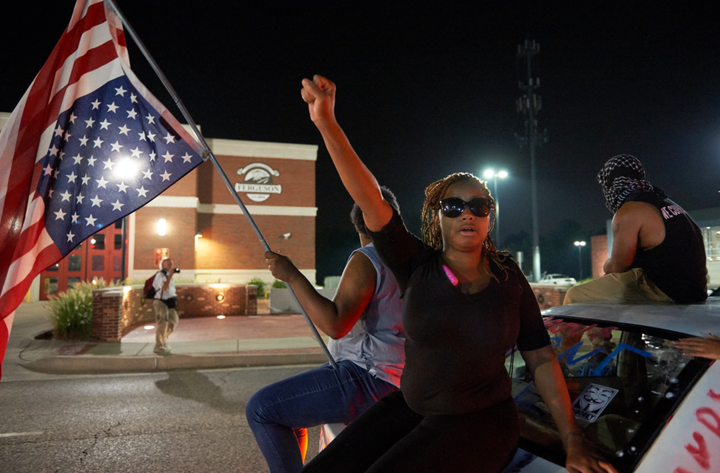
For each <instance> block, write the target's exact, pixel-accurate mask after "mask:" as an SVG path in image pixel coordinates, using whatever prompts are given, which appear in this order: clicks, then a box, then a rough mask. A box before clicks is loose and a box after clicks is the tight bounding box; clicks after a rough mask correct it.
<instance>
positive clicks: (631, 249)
mask: <svg viewBox="0 0 720 473" xmlns="http://www.w3.org/2000/svg"><path fill="white" fill-rule="evenodd" d="M641 224H642V222H641V221H640V220H639V219H638V218H637V216H636V215H634V212H632V206H628V204H626V205H624V206H622V207H620V210H618V211H617V212H616V213H615V216H614V217H613V220H612V231H613V245H612V253H611V256H610V259H609V260H607V261H606V262H605V266H604V267H603V269H604V270H605V273H606V274H607V273H624V272H625V271H627V270H629V269H630V266H631V265H632V262H633V259H635V252H636V251H637V246H638V238H639V236H640V227H641Z"/></svg>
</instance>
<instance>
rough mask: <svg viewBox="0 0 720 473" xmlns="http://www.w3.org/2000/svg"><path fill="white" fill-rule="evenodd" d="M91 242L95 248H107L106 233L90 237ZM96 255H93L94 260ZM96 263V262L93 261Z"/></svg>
mask: <svg viewBox="0 0 720 473" xmlns="http://www.w3.org/2000/svg"><path fill="white" fill-rule="evenodd" d="M90 244H91V245H92V249H93V250H104V249H105V235H103V234H102V233H99V234H97V235H93V236H91V237H90ZM94 259H95V257H93V260H94ZM93 264H94V263H93Z"/></svg>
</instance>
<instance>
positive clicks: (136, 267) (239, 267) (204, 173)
mask: <svg viewBox="0 0 720 473" xmlns="http://www.w3.org/2000/svg"><path fill="white" fill-rule="evenodd" d="M8 116H9V114H7V113H0V129H2V126H3V125H4V124H5V122H6V121H7V118H8ZM207 142H208V144H209V145H210V147H211V149H212V150H213V152H214V153H215V155H216V157H217V159H218V162H219V163H220V165H221V166H222V167H223V169H224V170H225V173H226V174H227V176H228V178H229V179H230V181H231V183H232V184H233V185H234V186H235V190H236V192H237V193H238V195H239V196H240V198H241V199H242V201H243V203H244V204H245V205H246V206H247V209H248V211H249V212H250V214H251V215H252V216H253V218H254V220H255V222H256V223H257V225H258V227H259V228H260V230H261V232H262V233H263V236H264V237H265V239H266V240H267V242H268V244H269V245H270V247H271V248H272V249H273V250H274V251H277V252H279V253H282V254H285V255H287V256H289V257H290V258H291V259H292V260H293V262H294V263H295V265H297V267H298V268H299V269H300V270H301V271H302V272H303V274H305V276H307V278H308V279H309V280H310V281H315V216H316V214H317V208H316V207H315V161H316V159H317V146H316V145H301V144H285V143H267V142H254V141H239V140H224V139H207ZM161 222H162V225H163V226H164V227H165V231H164V235H161V234H159V231H158V229H159V228H158V227H159V225H160V224H161ZM121 223H122V222H121V221H118V222H116V224H115V225H108V226H107V227H105V228H104V229H102V230H101V231H99V232H98V233H96V234H95V235H93V237H91V238H89V239H88V240H86V241H84V242H83V243H82V244H80V245H78V247H76V248H75V249H74V250H73V251H72V252H71V253H70V254H68V255H67V256H66V257H65V258H64V259H63V260H62V261H60V262H59V263H58V264H57V265H55V266H53V267H51V268H48V270H46V271H44V272H42V273H41V274H40V275H39V276H38V277H37V278H36V280H35V281H34V283H33V286H32V288H31V291H30V293H29V295H28V299H27V300H38V299H47V296H48V295H50V294H54V293H57V292H62V291H65V290H67V289H68V288H71V287H72V286H73V285H74V284H76V283H77V282H79V281H91V280H93V279H95V278H100V277H102V278H104V279H105V280H113V279H120V278H121V274H122V266H123V265H122V254H123V243H124V244H125V245H124V246H125V250H126V251H125V275H126V276H127V277H129V278H130V279H132V280H135V281H139V280H142V279H146V278H147V277H149V276H150V275H152V274H153V273H154V272H155V271H156V270H157V261H158V260H159V258H161V257H162V256H165V255H169V256H170V257H172V258H173V260H174V261H175V263H176V265H177V266H179V267H180V268H182V273H181V275H180V278H179V280H180V281H181V282H183V281H186V282H190V281H194V282H200V283H212V282H215V283H217V282H223V283H245V282H247V281H248V280H250V279H252V278H253V277H260V278H262V279H263V280H265V281H268V282H271V281H272V280H273V278H272V275H271V274H270V272H269V271H268V270H267V267H266V266H265V258H264V253H265V250H264V249H263V246H262V245H261V243H260V241H259V240H258V238H257V236H256V235H255V232H254V231H253V229H252V227H251V226H250V224H249V223H248V221H247V219H246V217H245V216H244V215H242V212H241V209H240V207H239V206H238V205H237V203H236V202H235V200H234V198H233V196H232V195H231V194H230V192H229V191H228V189H227V187H226V186H225V184H224V183H223V181H222V178H221V177H220V174H219V173H218V172H217V171H216V170H215V168H214V166H213V165H212V163H211V162H210V161H207V162H205V163H203V164H201V165H200V166H198V167H197V168H196V169H195V170H193V171H192V172H190V173H189V174H188V175H186V176H185V177H184V178H182V179H181V180H180V181H178V182H177V183H176V184H175V185H173V186H172V187H171V188H170V189H168V190H167V191H165V192H164V193H163V194H162V195H160V196H158V197H157V198H156V199H155V200H153V201H152V202H150V203H149V204H148V205H146V206H145V207H143V208H141V209H139V210H138V211H136V212H135V213H133V214H131V215H129V216H128V217H127V218H126V238H125V239H124V240H123V237H122V225H121Z"/></svg>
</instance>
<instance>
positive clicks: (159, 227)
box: [157, 218, 167, 236]
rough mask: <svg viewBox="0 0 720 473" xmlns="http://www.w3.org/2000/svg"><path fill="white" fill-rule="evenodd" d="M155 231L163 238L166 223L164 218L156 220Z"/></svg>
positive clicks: (165, 231)
mask: <svg viewBox="0 0 720 473" xmlns="http://www.w3.org/2000/svg"><path fill="white" fill-rule="evenodd" d="M157 231H158V235H160V236H165V234H166V233H167V221H166V220H165V219H164V218H161V219H159V220H158V223H157Z"/></svg>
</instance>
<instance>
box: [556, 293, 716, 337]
mask: <svg viewBox="0 0 720 473" xmlns="http://www.w3.org/2000/svg"><path fill="white" fill-rule="evenodd" d="M543 316H544V317H548V316H549V317H559V318H568V319H570V318H582V319H594V320H603V321H607V322H614V323H625V324H633V325H640V326H645V327H653V328H659V329H663V330H672V331H674V332H679V333H684V334H687V335H691V336H695V337H699V336H703V337H704V336H707V334H708V332H712V333H714V334H716V335H720V298H709V299H708V300H707V302H705V303H703V304H667V303H654V304H651V303H645V304H613V303H595V304H570V305H564V306H558V307H553V308H551V309H548V310H544V311H543Z"/></svg>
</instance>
